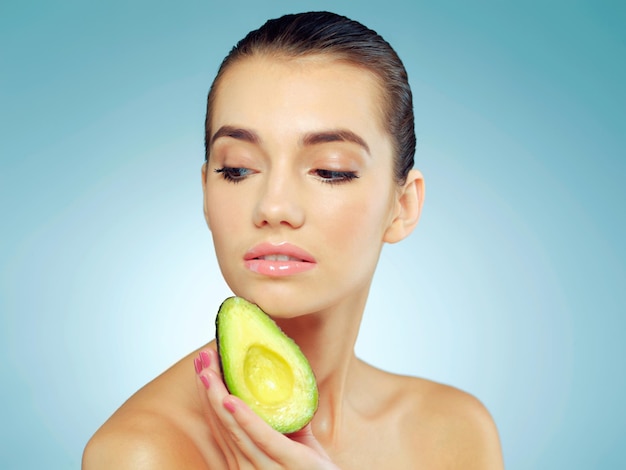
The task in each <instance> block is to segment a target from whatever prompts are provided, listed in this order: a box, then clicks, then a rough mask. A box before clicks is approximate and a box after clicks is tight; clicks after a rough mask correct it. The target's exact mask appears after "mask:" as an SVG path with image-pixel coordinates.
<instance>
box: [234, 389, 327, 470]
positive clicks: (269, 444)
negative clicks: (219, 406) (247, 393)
mask: <svg viewBox="0 0 626 470" xmlns="http://www.w3.org/2000/svg"><path fill="white" fill-rule="evenodd" d="M224 408H225V409H226V410H228V411H229V412H230V413H231V414H232V416H233V418H234V419H235V421H236V422H237V423H238V425H239V426H240V428H241V429H244V430H245V431H246V434H247V436H248V438H249V439H250V440H251V442H252V443H253V444H254V446H255V447H256V448H258V449H259V450H260V451H262V452H263V453H264V454H265V455H266V456H267V458H268V459H269V461H271V462H276V463H278V464H280V465H282V466H284V467H285V468H299V466H300V465H301V464H302V463H303V459H304V460H309V459H313V460H318V459H320V458H321V459H322V460H328V461H330V459H329V458H328V454H327V453H326V451H325V450H324V448H323V447H322V446H321V444H320V443H319V442H318V441H317V439H315V436H313V432H312V430H311V426H310V424H309V425H307V426H306V427H305V428H303V429H302V430H300V431H298V432H296V433H293V434H290V435H289V436H286V435H283V434H281V433H279V432H278V431H275V430H274V429H272V427H271V426H270V425H269V424H267V423H266V422H265V421H264V420H263V419H261V418H260V417H259V416H258V415H257V414H255V413H254V412H253V411H252V410H251V409H250V407H248V406H247V405H246V404H245V403H244V402H243V401H242V400H240V399H239V398H237V397H235V396H233V395H229V396H228V397H226V398H225V399H224Z"/></svg>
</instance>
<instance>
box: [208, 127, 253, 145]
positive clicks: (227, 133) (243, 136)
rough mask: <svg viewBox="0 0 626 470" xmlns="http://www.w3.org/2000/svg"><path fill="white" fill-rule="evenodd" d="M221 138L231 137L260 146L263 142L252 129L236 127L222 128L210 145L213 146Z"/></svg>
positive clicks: (214, 135) (213, 137)
mask: <svg viewBox="0 0 626 470" xmlns="http://www.w3.org/2000/svg"><path fill="white" fill-rule="evenodd" d="M220 137H230V138H232V139H237V140H242V141H244V142H249V143H251V144H258V143H259V142H261V139H260V138H259V136H258V134H257V133H256V132H254V131H251V130H250V129H243V128H241V127H235V126H222V127H220V128H219V129H218V130H217V131H216V132H215V134H213V136H212V137H211V141H210V145H213V142H215V141H216V140H217V139H219V138H220Z"/></svg>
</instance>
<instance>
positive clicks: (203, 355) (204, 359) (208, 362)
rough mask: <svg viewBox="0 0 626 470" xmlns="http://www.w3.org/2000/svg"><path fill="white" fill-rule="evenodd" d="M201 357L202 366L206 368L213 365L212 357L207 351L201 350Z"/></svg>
mask: <svg viewBox="0 0 626 470" xmlns="http://www.w3.org/2000/svg"><path fill="white" fill-rule="evenodd" d="M200 359H202V366H203V367H204V368H205V369H206V368H207V367H209V366H210V365H211V358H210V357H209V353H208V352H206V351H200Z"/></svg>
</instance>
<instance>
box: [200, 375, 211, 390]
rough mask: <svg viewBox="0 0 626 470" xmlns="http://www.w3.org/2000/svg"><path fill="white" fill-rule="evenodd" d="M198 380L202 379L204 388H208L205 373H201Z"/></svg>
mask: <svg viewBox="0 0 626 470" xmlns="http://www.w3.org/2000/svg"><path fill="white" fill-rule="evenodd" d="M200 380H201V381H202V384H203V385H204V388H206V389H207V390H208V389H209V387H210V384H209V378H208V377H207V376H206V375H201V376H200Z"/></svg>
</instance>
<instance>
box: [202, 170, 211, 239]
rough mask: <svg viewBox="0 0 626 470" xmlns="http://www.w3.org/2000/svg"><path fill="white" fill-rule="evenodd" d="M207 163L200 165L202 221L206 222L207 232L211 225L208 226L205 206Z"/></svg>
mask: <svg viewBox="0 0 626 470" xmlns="http://www.w3.org/2000/svg"><path fill="white" fill-rule="evenodd" d="M206 173H207V162H204V163H203V164H202V210H203V212H204V220H206V224H207V226H208V227H209V230H211V225H210V224H209V214H208V211H207V206H206V198H207V192H206V177H207V174H206Z"/></svg>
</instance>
